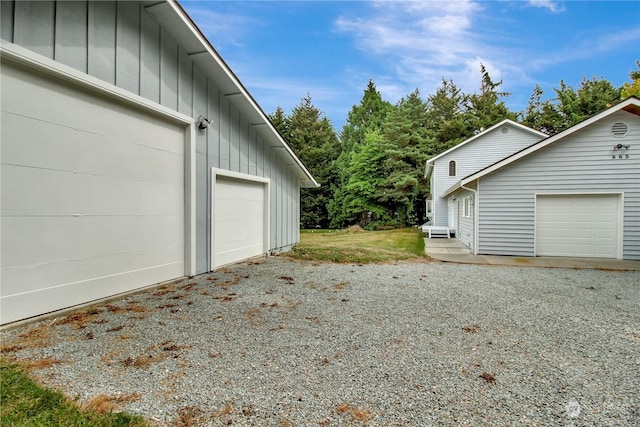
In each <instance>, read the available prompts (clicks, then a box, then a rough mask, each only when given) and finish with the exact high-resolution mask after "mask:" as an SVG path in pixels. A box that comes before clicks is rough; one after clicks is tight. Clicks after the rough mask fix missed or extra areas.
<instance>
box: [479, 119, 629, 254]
mask: <svg viewBox="0 0 640 427" xmlns="http://www.w3.org/2000/svg"><path fill="white" fill-rule="evenodd" d="M619 121H622V122H625V123H627V125H628V126H629V134H628V135H627V136H626V137H625V138H623V139H619V138H614V137H613V136H612V135H611V133H610V129H611V126H612V125H613V124H614V123H616V122H619ZM639 139H640V117H638V116H636V115H633V114H630V113H627V112H624V111H622V112H617V113H615V114H612V115H611V116H609V117H607V118H605V119H602V120H601V121H599V122H597V123H594V124H592V125H591V126H589V127H587V128H585V129H582V130H579V131H576V132H575V133H574V134H572V135H569V136H567V137H565V138H563V139H562V140H559V141H556V142H555V143H553V144H552V145H551V146H548V147H546V148H543V149H541V150H539V151H537V152H535V153H533V154H531V155H529V156H528V157H525V158H523V159H521V160H519V161H516V162H514V163H513V164H511V165H509V166H506V167H504V168H502V169H500V170H498V171H496V172H495V173H492V174H490V175H488V176H486V177H483V178H481V180H480V216H479V223H480V230H479V240H480V244H479V251H480V253H483V254H496V255H521V256H533V255H534V245H535V242H534V237H535V200H536V193H537V194H544V193H550V194H553V193H556V194H557V193H560V194H561V193H574V194H580V193H583V194H589V193H624V225H623V234H624V245H623V256H624V258H625V259H640V146H638V144H637V141H638V140H639ZM618 143H622V144H625V145H627V144H628V145H630V148H629V150H628V153H627V154H629V157H630V159H616V160H613V159H612V158H611V156H612V154H614V151H613V146H614V145H616V144H618ZM616 154H617V153H616Z"/></svg>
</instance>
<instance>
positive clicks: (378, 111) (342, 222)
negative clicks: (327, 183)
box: [329, 80, 393, 227]
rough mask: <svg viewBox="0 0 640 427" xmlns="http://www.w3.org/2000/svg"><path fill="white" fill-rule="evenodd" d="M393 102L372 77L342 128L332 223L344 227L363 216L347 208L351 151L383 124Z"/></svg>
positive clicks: (331, 210)
mask: <svg viewBox="0 0 640 427" xmlns="http://www.w3.org/2000/svg"><path fill="white" fill-rule="evenodd" d="M392 108H393V106H392V105H391V104H390V103H389V102H386V101H383V100H382V96H381V95H380V92H378V90H377V89H376V86H375V84H374V83H373V80H369V83H368V85H367V88H366V89H365V91H364V95H363V97H362V100H361V101H360V104H359V105H354V106H353V107H352V108H351V111H350V112H349V115H348V117H347V124H345V125H344V127H343V129H342V135H341V141H340V155H339V156H338V159H337V161H336V168H337V170H338V184H337V188H336V189H335V191H334V194H333V199H332V200H331V202H330V204H329V215H330V218H331V225H332V227H344V226H347V225H350V224H354V223H355V222H357V221H358V220H359V219H358V218H357V217H355V216H352V215H351V214H350V213H349V212H353V211H352V210H351V211H348V210H347V209H346V208H347V200H346V197H347V190H346V187H347V183H348V182H349V179H350V175H349V165H350V162H351V152H352V151H353V150H354V149H355V148H356V147H358V146H359V145H360V144H361V143H362V142H363V141H364V139H365V135H366V134H367V133H368V132H369V131H372V130H379V129H381V128H382V123H383V122H384V119H385V117H386V115H387V113H388V112H389V111H390V110H391V109H392Z"/></svg>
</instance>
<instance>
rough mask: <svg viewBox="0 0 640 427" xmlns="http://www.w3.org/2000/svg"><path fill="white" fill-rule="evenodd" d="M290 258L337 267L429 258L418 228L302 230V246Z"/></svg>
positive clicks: (300, 244)
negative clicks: (320, 262) (331, 264)
mask: <svg viewBox="0 0 640 427" xmlns="http://www.w3.org/2000/svg"><path fill="white" fill-rule="evenodd" d="M290 256H292V257H294V258H298V259H305V260H315V261H330V262H337V263H358V264H367V263H376V262H390V261H401V260H418V259H422V258H424V257H426V255H425V252H424V237H423V235H422V233H421V231H420V229H417V228H402V229H397V230H383V231H365V230H362V229H361V228H353V227H352V228H350V229H347V230H340V231H337V230H302V231H301V233H300V243H299V244H298V245H297V246H296V247H295V249H294V250H293V251H292V252H291V254H290Z"/></svg>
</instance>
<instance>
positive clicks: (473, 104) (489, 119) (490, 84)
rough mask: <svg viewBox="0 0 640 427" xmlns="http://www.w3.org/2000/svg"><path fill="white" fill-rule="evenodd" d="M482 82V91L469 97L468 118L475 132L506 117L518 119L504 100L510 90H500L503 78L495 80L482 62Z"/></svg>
mask: <svg viewBox="0 0 640 427" xmlns="http://www.w3.org/2000/svg"><path fill="white" fill-rule="evenodd" d="M480 73H481V74H482V83H481V84H480V93H479V94H475V93H474V94H473V95H470V96H469V97H468V101H467V102H468V107H467V120H468V121H469V123H471V127H472V129H473V130H474V132H476V133H478V132H482V131H483V130H485V129H487V128H490V127H491V126H493V125H495V124H496V123H499V122H501V121H502V120H504V119H511V120H514V121H515V120H516V118H517V117H516V114H515V113H512V112H511V111H509V108H508V107H507V105H506V104H505V103H504V101H502V100H501V99H502V98H506V97H508V96H509V95H510V93H508V92H500V91H499V90H498V89H499V88H500V86H502V80H500V81H499V82H494V81H493V80H492V79H491V76H490V75H489V71H487V69H486V67H485V66H484V65H482V64H480Z"/></svg>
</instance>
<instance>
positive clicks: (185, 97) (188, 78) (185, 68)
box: [178, 49, 203, 117]
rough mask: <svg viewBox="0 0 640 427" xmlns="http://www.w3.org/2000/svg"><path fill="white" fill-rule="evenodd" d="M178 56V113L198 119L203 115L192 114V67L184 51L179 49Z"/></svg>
mask: <svg viewBox="0 0 640 427" xmlns="http://www.w3.org/2000/svg"><path fill="white" fill-rule="evenodd" d="M178 56H179V61H180V69H179V73H178V111H179V112H181V113H182V114H186V115H187V116H193V117H198V116H199V115H200V114H203V113H202V112H201V113H200V114H193V87H194V84H195V82H194V80H195V78H194V71H193V68H194V65H193V62H192V61H191V59H190V58H189V55H188V54H187V51H186V50H184V49H180V50H179V52H178Z"/></svg>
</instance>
